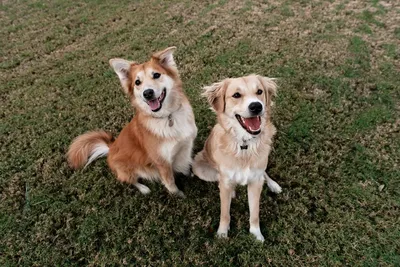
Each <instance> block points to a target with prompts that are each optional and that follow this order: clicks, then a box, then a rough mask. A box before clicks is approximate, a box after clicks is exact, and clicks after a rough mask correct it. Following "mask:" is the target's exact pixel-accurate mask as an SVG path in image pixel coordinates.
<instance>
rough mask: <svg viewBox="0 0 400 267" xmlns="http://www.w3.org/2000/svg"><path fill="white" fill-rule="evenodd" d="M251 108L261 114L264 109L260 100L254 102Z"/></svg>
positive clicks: (252, 111) (251, 110)
mask: <svg viewBox="0 0 400 267" xmlns="http://www.w3.org/2000/svg"><path fill="white" fill-rule="evenodd" d="M249 110H250V112H251V113H252V114H254V115H256V114H259V113H260V112H261V111H262V110H263V106H262V104H261V103H260V102H253V103H251V104H250V105H249Z"/></svg>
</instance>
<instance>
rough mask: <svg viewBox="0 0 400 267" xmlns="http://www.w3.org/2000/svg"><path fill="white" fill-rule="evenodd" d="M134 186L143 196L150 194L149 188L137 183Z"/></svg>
mask: <svg viewBox="0 0 400 267" xmlns="http://www.w3.org/2000/svg"><path fill="white" fill-rule="evenodd" d="M135 186H136V188H137V189H138V190H139V191H140V193H142V194H143V195H147V194H149V193H150V192H151V191H150V188H148V187H147V186H145V185H144V184H139V183H137V184H135Z"/></svg>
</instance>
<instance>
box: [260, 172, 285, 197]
mask: <svg viewBox="0 0 400 267" xmlns="http://www.w3.org/2000/svg"><path fill="white" fill-rule="evenodd" d="M264 179H265V180H266V181H267V186H268V188H269V190H271V192H273V193H277V194H279V193H280V192H282V187H280V186H279V184H278V183H277V182H275V181H274V180H272V179H271V178H270V177H269V176H268V174H267V173H265V174H264Z"/></svg>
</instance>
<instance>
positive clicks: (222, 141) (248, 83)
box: [193, 75, 280, 241]
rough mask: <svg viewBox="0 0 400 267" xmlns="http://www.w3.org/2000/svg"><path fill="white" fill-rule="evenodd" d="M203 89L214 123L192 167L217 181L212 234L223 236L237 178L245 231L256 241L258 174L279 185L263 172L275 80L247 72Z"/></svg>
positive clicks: (272, 132)
mask: <svg viewBox="0 0 400 267" xmlns="http://www.w3.org/2000/svg"><path fill="white" fill-rule="evenodd" d="M203 95H204V96H205V97H206V98H207V100H208V102H209V103H210V105H211V107H212V109H213V110H214V111H215V112H216V114H217V118H218V123H217V124H216V125H215V126H214V128H213V129H212V131H211V133H210V136H209V137H208V139H207V141H206V143H205V145H204V149H203V150H202V151H201V152H199V153H198V154H197V155H196V157H195V160H194V163H193V172H194V174H196V175H197V176H198V177H199V178H201V179H203V180H206V181H219V188H220V198H221V218H220V226H219V229H218V235H219V236H227V233H228V229H229V222H230V215H229V209H230V202H231V198H232V196H233V195H234V188H235V186H236V185H237V184H241V185H247V186H248V194H249V206H250V232H251V233H252V234H254V235H255V236H256V238H257V239H258V240H261V241H262V240H264V238H263V236H262V234H261V231H260V227H259V210H258V209H259V199H260V194H261V190H262V186H263V183H264V180H267V182H268V186H269V187H270V188H271V189H272V190H273V191H275V192H280V187H279V185H278V184H276V183H275V182H274V181H272V180H271V179H270V178H269V177H268V176H267V174H266V173H265V170H266V168H267V164H268V155H269V153H270V151H271V146H272V138H273V136H274V135H275V133H276V129H275V127H274V125H273V124H272V123H271V121H270V117H271V115H270V112H271V105H272V101H271V99H272V97H273V96H274V95H276V84H275V82H274V80H273V79H270V78H266V77H261V76H258V75H250V76H246V77H241V78H232V79H225V80H223V81H222V82H219V83H215V84H213V85H211V86H207V87H205V88H204V94H203ZM253 103H256V105H258V107H260V108H261V107H262V111H260V112H259V113H257V114H258V115H254V114H253V113H251V110H250V105H252V104H253ZM242 119H243V121H246V123H244V124H245V126H242V125H241V123H240V122H239V121H240V120H242ZM249 121H250V122H249ZM249 125H250V126H249ZM251 127H253V128H254V129H252V128H251Z"/></svg>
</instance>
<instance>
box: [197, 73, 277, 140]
mask: <svg viewBox="0 0 400 267" xmlns="http://www.w3.org/2000/svg"><path fill="white" fill-rule="evenodd" d="M275 94H276V84H275V82H274V81H273V79H271V78H267V77H261V76H258V75H250V76H246V77H241V78H232V79H225V80H223V81H222V82H219V83H215V84H213V85H211V86H207V87H205V88H204V93H203V95H205V96H206V97H207V99H208V101H209V102H210V104H211V106H212V108H213V110H214V111H215V112H216V113H217V115H218V118H219V121H220V122H221V123H223V124H225V126H226V127H228V128H233V129H234V130H235V132H236V133H238V134H240V135H241V136H243V137H244V138H248V137H249V135H250V136H256V135H258V134H260V133H261V131H262V128H263V127H262V126H263V124H265V122H266V119H267V116H268V112H270V110H269V109H270V107H271V98H272V96H273V95H275Z"/></svg>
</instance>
